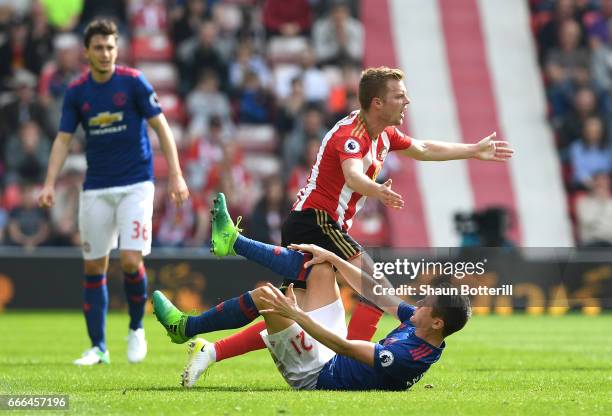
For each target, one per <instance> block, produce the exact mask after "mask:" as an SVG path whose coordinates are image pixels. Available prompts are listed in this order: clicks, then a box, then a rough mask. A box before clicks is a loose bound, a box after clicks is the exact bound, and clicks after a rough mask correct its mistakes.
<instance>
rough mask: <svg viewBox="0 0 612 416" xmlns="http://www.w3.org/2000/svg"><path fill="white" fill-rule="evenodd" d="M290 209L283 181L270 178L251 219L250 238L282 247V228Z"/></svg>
mask: <svg viewBox="0 0 612 416" xmlns="http://www.w3.org/2000/svg"><path fill="white" fill-rule="evenodd" d="M289 209H290V206H289V202H288V201H287V199H286V197H285V193H284V192H283V183H282V182H281V180H280V179H279V178H278V177H277V176H273V177H271V178H268V179H267V180H266V181H265V183H264V194H263V195H262V197H261V199H260V200H259V202H257V204H256V205H255V210H254V211H253V213H252V214H251V216H250V219H249V237H250V238H253V239H254V240H257V241H262V242H264V243H269V244H276V245H280V243H281V226H282V224H283V220H284V217H285V216H286V215H287V213H288V212H289Z"/></svg>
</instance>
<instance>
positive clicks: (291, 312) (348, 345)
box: [259, 283, 374, 366]
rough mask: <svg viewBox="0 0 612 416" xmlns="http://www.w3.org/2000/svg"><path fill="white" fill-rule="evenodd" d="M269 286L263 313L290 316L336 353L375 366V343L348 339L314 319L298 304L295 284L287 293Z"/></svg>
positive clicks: (261, 310)
mask: <svg viewBox="0 0 612 416" xmlns="http://www.w3.org/2000/svg"><path fill="white" fill-rule="evenodd" d="M267 287H268V288H269V292H268V294H267V295H265V296H262V298H261V300H262V301H263V302H265V305H266V306H265V307H264V308H261V309H260V310H259V312H260V313H261V314H262V315H264V316H268V315H270V314H278V315H280V316H284V317H285V318H289V319H291V320H293V321H295V322H296V323H297V324H298V325H299V326H300V327H301V328H302V329H303V330H304V331H306V332H308V334H310V336H312V337H313V338H314V339H316V340H317V341H319V342H320V343H321V344H323V345H325V346H326V347H328V348H329V349H331V350H332V351H334V352H335V353H337V354H341V355H345V356H347V357H351V358H354V359H356V360H358V361H361V362H362V363H365V364H367V365H369V366H374V344H372V343H371V342H367V341H351V340H347V339H346V338H343V337H341V336H339V335H338V334H336V333H335V332H332V331H330V330H329V329H327V328H326V327H324V326H323V325H321V324H319V323H318V322H317V321H315V320H314V319H312V318H311V317H310V316H308V314H307V313H306V312H304V311H303V310H302V309H300V307H299V306H298V304H297V301H296V299H295V293H294V292H293V284H290V285H289V288H288V289H287V292H286V294H283V293H282V292H281V291H280V290H279V289H278V288H277V287H275V286H274V285H272V284H270V283H268V284H267Z"/></svg>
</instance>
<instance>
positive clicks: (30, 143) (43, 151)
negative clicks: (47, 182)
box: [6, 121, 51, 183]
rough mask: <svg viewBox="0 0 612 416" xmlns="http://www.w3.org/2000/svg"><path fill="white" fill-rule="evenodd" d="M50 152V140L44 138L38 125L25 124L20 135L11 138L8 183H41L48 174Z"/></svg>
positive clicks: (8, 151)
mask: <svg viewBox="0 0 612 416" xmlns="http://www.w3.org/2000/svg"><path fill="white" fill-rule="evenodd" d="M50 151H51V145H50V143H49V140H47V139H46V138H44V137H42V134H41V132H40V129H39V127H38V125H37V124H36V123H35V122H33V121H28V122H25V123H23V124H22V125H21V127H20V128H19V132H18V135H16V136H13V137H11V138H10V139H9V142H8V144H7V148H6V153H7V158H6V167H7V183H10V182H18V181H27V182H31V183H41V182H42V181H43V180H44V178H45V174H46V172H47V162H48V158H49V152H50Z"/></svg>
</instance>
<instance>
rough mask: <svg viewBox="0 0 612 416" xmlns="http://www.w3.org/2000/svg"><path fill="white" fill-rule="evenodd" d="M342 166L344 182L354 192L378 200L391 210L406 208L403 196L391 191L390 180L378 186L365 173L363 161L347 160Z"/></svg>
mask: <svg viewBox="0 0 612 416" xmlns="http://www.w3.org/2000/svg"><path fill="white" fill-rule="evenodd" d="M341 166H342V174H343V176H344V180H345V182H346V184H347V185H348V186H349V187H350V188H351V189H352V190H353V191H355V192H357V193H359V194H361V195H364V196H371V197H373V198H376V199H378V200H379V201H380V202H382V203H383V204H384V205H385V206H387V207H390V208H398V209H399V208H402V207H403V206H404V201H403V199H402V196H401V195H400V194H398V193H396V192H395V191H392V190H391V180H390V179H389V180H388V181H387V182H385V183H384V184H378V183H376V182H374V180H373V179H372V178H370V177H368V176H367V175H366V174H365V173H363V161H362V160H361V159H353V158H350V159H346V160H344V161H343V162H342V165H341Z"/></svg>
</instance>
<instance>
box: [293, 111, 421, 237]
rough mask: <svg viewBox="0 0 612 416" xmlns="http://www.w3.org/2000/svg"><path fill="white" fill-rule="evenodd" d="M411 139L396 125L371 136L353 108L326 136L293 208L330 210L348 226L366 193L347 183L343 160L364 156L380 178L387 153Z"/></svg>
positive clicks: (368, 167)
mask: <svg viewBox="0 0 612 416" xmlns="http://www.w3.org/2000/svg"><path fill="white" fill-rule="evenodd" d="M411 143H412V141H411V139H410V137H408V136H406V135H404V134H403V133H402V132H401V131H399V130H398V129H397V128H395V127H387V128H385V129H384V130H383V131H382V133H380V135H379V136H378V137H377V138H375V139H374V140H371V139H370V137H369V136H368V131H367V129H366V125H365V122H364V120H363V118H362V117H361V116H360V115H359V111H358V110H356V111H353V112H352V113H351V114H349V115H348V116H346V117H345V118H343V119H342V120H340V121H339V122H338V123H336V125H335V126H334V127H333V128H332V129H331V130H330V131H329V132H328V133H327V134H326V135H325V137H324V138H323V142H322V143H321V147H320V148H319V152H318V153H317V160H316V162H315V164H314V165H313V166H312V169H311V171H310V176H309V177H308V182H307V184H306V186H305V187H303V188H302V189H300V191H299V192H298V194H297V201H296V202H295V203H294V204H293V210H294V211H302V210H305V209H308V208H314V209H320V210H323V211H326V212H327V214H328V215H329V216H330V217H331V218H333V220H334V221H336V222H337V223H338V225H339V226H340V227H341V228H342V229H343V230H345V231H346V230H348V229H349V228H351V224H352V222H353V216H354V215H355V214H356V213H357V211H359V210H360V209H361V207H362V206H363V204H364V203H365V200H366V197H365V196H363V195H361V194H359V193H357V192H355V191H354V190H353V189H351V188H350V187H349V186H348V185H347V183H346V181H345V180H344V174H343V173H342V162H344V161H345V160H346V159H349V158H356V159H361V160H362V161H363V172H364V173H365V174H366V175H367V176H368V177H370V178H372V180H376V176H378V173H379V172H380V170H381V169H382V167H383V164H384V162H385V157H386V156H387V153H388V152H390V151H393V150H402V149H407V148H408V147H410V144H411Z"/></svg>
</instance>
